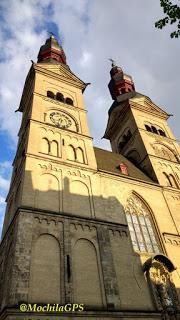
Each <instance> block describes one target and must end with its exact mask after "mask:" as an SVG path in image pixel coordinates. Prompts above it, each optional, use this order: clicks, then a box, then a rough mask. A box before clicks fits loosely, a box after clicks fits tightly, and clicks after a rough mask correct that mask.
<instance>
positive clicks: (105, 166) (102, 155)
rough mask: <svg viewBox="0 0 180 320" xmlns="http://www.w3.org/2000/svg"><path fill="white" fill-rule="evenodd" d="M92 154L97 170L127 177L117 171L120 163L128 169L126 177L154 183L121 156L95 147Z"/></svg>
mask: <svg viewBox="0 0 180 320" xmlns="http://www.w3.org/2000/svg"><path fill="white" fill-rule="evenodd" d="M94 152H95V157H96V161H97V167H98V170H102V171H104V172H108V173H112V174H116V175H119V176H123V177H127V175H125V174H123V173H122V172H121V171H120V169H119V165H120V163H124V164H125V165H126V166H127V167H128V177H130V178H134V179H138V180H143V181H145V182H150V183H151V182H152V183H154V182H153V181H152V180H151V179H150V178H149V177H148V176H147V175H146V174H145V173H143V172H142V171H141V170H140V169H138V168H137V167H136V166H135V165H134V164H133V163H132V162H130V161H129V160H128V159H127V158H125V157H124V156H123V155H122V154H117V153H114V152H111V151H107V150H103V149H100V148H97V147H94Z"/></svg>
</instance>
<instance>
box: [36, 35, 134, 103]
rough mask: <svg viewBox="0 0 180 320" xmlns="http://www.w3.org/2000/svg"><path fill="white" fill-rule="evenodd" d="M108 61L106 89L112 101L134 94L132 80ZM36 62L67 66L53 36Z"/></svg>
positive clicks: (63, 54)
mask: <svg viewBox="0 0 180 320" xmlns="http://www.w3.org/2000/svg"><path fill="white" fill-rule="evenodd" d="M109 60H110V61H111V62H112V68H111V70H110V75H111V80H110V82H109V85H108V87H109V91H110V94H111V97H112V99H113V100H117V101H118V100H119V98H120V96H122V98H126V96H129V93H130V92H131V93H134V92H135V87H134V83H133V80H132V78H131V77H130V76H128V75H126V74H125V73H124V72H123V70H122V69H121V68H120V67H118V66H117V65H116V63H115V62H114V60H112V59H109ZM37 62H47V63H64V64H67V63H66V55H65V53H64V51H63V48H62V47H61V46H60V45H59V43H58V41H57V40H56V38H55V37H54V35H52V34H51V35H50V37H49V38H48V39H47V40H46V42H45V44H44V45H42V46H41V48H40V50H39V54H38V61H37ZM122 98H120V99H122Z"/></svg>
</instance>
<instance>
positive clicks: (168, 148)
mask: <svg viewBox="0 0 180 320" xmlns="http://www.w3.org/2000/svg"><path fill="white" fill-rule="evenodd" d="M152 146H154V147H156V146H161V147H164V148H165V149H167V150H168V151H169V152H170V154H173V156H174V161H176V162H179V158H178V155H177V153H176V152H175V151H174V150H173V149H172V148H171V147H169V146H167V145H166V144H165V143H163V142H159V141H158V142H154V143H153V144H152ZM169 160H171V159H169Z"/></svg>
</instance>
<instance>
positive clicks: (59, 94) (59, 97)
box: [56, 92, 64, 102]
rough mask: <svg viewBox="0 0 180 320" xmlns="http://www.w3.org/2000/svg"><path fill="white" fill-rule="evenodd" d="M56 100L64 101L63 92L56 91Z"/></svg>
mask: <svg viewBox="0 0 180 320" xmlns="http://www.w3.org/2000/svg"><path fill="white" fill-rule="evenodd" d="M56 100H58V101H61V102H64V96H63V94H62V93H60V92H58V93H57V94H56Z"/></svg>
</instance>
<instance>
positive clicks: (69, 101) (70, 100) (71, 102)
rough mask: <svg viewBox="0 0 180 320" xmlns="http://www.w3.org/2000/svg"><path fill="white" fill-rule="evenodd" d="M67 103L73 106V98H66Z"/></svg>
mask: <svg viewBox="0 0 180 320" xmlns="http://www.w3.org/2000/svg"><path fill="white" fill-rule="evenodd" d="M66 103H67V104H70V105H71V106H73V100H72V99H71V98H66Z"/></svg>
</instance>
